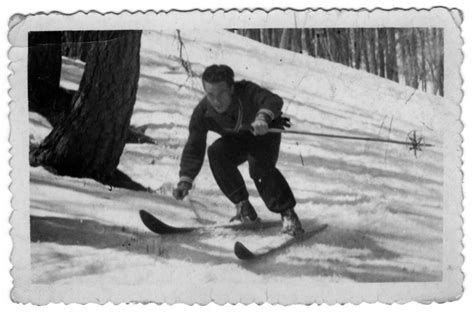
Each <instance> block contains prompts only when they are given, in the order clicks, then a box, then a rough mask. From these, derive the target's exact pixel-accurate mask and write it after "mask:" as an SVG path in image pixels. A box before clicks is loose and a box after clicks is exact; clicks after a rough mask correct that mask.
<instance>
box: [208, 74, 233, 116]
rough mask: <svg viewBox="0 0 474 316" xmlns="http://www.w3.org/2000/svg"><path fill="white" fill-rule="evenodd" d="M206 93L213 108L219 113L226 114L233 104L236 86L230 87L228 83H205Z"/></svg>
mask: <svg viewBox="0 0 474 316" xmlns="http://www.w3.org/2000/svg"><path fill="white" fill-rule="evenodd" d="M204 91H205V92H206V98H207V100H208V101H209V103H210V104H211V106H212V107H213V108H214V110H216V111H217V112H218V113H224V112H225V111H227V109H228V108H229V106H230V104H231V103H232V94H233V93H234V86H231V87H229V85H228V84H227V82H225V81H221V82H218V83H209V82H206V81H204Z"/></svg>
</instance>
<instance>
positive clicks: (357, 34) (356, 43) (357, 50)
mask: <svg viewBox="0 0 474 316" xmlns="http://www.w3.org/2000/svg"><path fill="white" fill-rule="evenodd" d="M361 32H362V31H361V29H354V33H353V46H352V47H353V55H354V63H355V64H354V66H355V68H356V69H360V63H361V45H362V36H361Z"/></svg>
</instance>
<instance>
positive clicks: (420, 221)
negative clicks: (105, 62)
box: [30, 30, 454, 302]
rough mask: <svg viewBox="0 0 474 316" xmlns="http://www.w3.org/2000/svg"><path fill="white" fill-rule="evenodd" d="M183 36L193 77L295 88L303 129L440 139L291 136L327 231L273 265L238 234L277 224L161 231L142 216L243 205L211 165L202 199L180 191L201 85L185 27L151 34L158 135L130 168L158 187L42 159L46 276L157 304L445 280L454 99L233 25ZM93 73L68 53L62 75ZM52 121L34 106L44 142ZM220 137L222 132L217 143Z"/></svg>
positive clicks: (147, 114)
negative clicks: (232, 77)
mask: <svg viewBox="0 0 474 316" xmlns="http://www.w3.org/2000/svg"><path fill="white" fill-rule="evenodd" d="M181 38H182V41H183V43H184V47H183V50H182V52H183V57H184V58H185V59H186V60H188V61H189V62H190V63H191V67H192V70H193V71H194V72H196V73H197V74H200V73H201V72H202V70H203V69H204V67H206V66H207V65H209V64H212V63H225V64H228V65H230V66H231V67H233V69H234V71H235V73H236V79H237V80H239V79H248V80H252V81H254V82H256V83H259V84H261V85H263V86H265V87H268V88H270V89H271V90H272V91H274V92H276V93H277V94H279V95H281V96H282V97H283V98H284V100H285V105H284V112H285V113H286V114H287V115H288V116H290V117H291V119H292V121H293V123H294V127H293V128H294V129H297V130H305V131H312V132H320V133H336V134H346V135H348V134H351V135H356V136H376V137H384V138H390V139H400V140H405V139H406V137H407V134H408V132H410V131H412V130H416V131H417V133H419V134H420V133H421V134H423V135H424V136H425V138H426V141H427V142H429V143H432V144H434V145H435V147H433V148H429V149H427V150H426V151H424V152H422V153H421V155H419V156H418V157H414V155H413V153H412V152H411V151H409V150H408V148H406V147H403V146H399V145H393V144H381V143H366V142H356V141H347V140H334V139H326V138H315V137H308V136H298V135H288V134H285V135H284V136H283V141H282V146H281V154H280V158H279V163H278V167H279V169H280V170H281V171H282V173H283V174H284V175H285V176H286V178H287V180H288V182H289V183H290V185H291V187H292V189H293V191H294V193H295V196H296V199H297V202H298V205H297V208H296V210H297V212H298V214H299V215H300V218H301V219H302V222H303V225H304V226H305V227H307V228H310V227H312V226H314V225H316V224H318V223H328V224H329V228H328V229H327V230H326V231H325V232H324V233H321V234H319V235H317V236H316V237H313V238H311V239H309V240H307V241H304V242H302V243H301V244H297V245H295V246H293V247H291V248H290V249H288V250H287V251H285V252H282V253H279V254H278V255H275V256H272V257H270V258H268V259H266V260H264V261H259V262H255V263H251V264H243V263H241V262H239V261H238V260H236V259H235V257H234V256H233V250H232V249H233V248H232V246H233V243H234V242H235V241H236V240H243V241H247V242H249V244H250V245H255V246H256V245H258V244H262V245H264V244H266V243H270V242H272V241H273V240H275V239H278V238H280V236H279V231H278V229H277V228H275V229H269V230H265V231H262V232H254V233H248V232H247V233H244V232H238V231H229V230H224V229H218V230H215V231H214V232H211V233H206V234H203V235H193V234H191V235H188V236H184V235H183V236H174V237H159V236H156V235H153V234H151V233H149V232H148V231H147V229H146V228H145V227H144V226H143V225H142V223H141V222H140V219H139V216H138V210H139V209H147V210H149V211H150V212H152V213H153V214H155V215H156V216H158V217H160V218H161V219H163V220H164V221H166V222H168V223H170V224H175V225H181V226H189V225H204V224H213V223H224V222H227V221H228V219H229V218H230V217H231V216H232V215H233V213H234V212H235V211H234V208H233V205H232V204H231V203H230V202H229V201H227V200H226V199H225V197H223V196H222V194H221V193H220V191H219V189H218V187H217V185H216V184H215V182H214V180H213V178H212V175H211V172H210V169H209V166H208V164H207V161H206V162H205V163H204V166H203V169H202V171H201V173H200V175H199V176H198V178H197V180H196V183H195V188H194V190H193V191H192V193H191V196H190V197H189V199H186V200H185V201H182V202H177V201H175V200H174V199H173V198H172V197H171V194H170V192H171V188H172V187H173V185H174V184H175V182H176V181H177V179H178V171H179V169H178V168H179V158H180V154H181V151H182V147H183V145H184V142H185V140H186V137H187V123H188V120H189V117H190V114H191V112H192V110H193V108H194V106H195V105H196V104H197V102H198V101H199V100H200V98H202V96H203V93H202V88H201V82H200V79H199V78H198V77H189V76H188V74H187V73H186V72H185V71H184V68H183V67H182V65H181V62H180V59H179V52H180V50H179V41H178V38H177V33H176V31H163V32H154V31H153V32H152V31H146V32H144V33H143V37H142V46H141V76H140V82H139V91H138V95H137V102H136V105H135V110H134V114H133V117H132V124H133V125H136V126H143V125H146V126H147V129H146V134H147V135H148V136H150V137H153V138H155V139H156V140H158V141H159V143H158V144H157V145H150V144H129V145H127V146H126V148H125V151H124V153H123V155H122V158H121V161H120V165H119V168H120V169H121V170H122V171H123V172H125V173H126V174H128V175H129V176H130V177H132V178H133V179H134V180H135V181H137V182H139V183H141V184H142V185H144V186H146V187H149V188H151V189H152V191H153V192H134V191H128V190H125V189H117V188H113V189H112V190H109V188H108V187H106V186H103V185H101V184H98V183H97V182H94V181H92V180H88V179H75V178H69V177H57V176H54V175H52V174H50V173H48V172H47V171H45V170H44V169H42V168H31V180H30V184H31V186H30V192H31V193H30V194H31V227H32V240H33V243H32V246H31V258H32V268H33V271H34V281H35V282H37V283H40V284H50V285H65V284H67V285H69V286H70V287H72V288H74V286H90V289H91V290H90V291H91V297H94V298H98V299H99V300H101V299H104V297H107V295H106V294H104V293H107V291H112V292H114V291H116V290H117V288H120V286H126V285H137V286H146V287H152V288H156V292H155V293H156V297H154V298H151V299H156V298H157V297H159V298H166V297H177V296H178V295H175V294H173V293H175V291H176V287H174V286H173V284H180V287H179V289H180V291H182V297H183V298H185V297H186V295H188V296H190V297H200V296H199V295H201V296H202V299H201V300H200V301H202V302H207V301H209V299H214V300H216V301H218V302H219V301H220V300H224V301H225V300H226V299H227V300H229V299H230V300H231V301H232V300H233V301H235V302H238V301H244V302H245V301H248V300H249V299H248V298H246V297H242V295H239V296H237V294H236V296H235V297H234V296H232V293H229V291H228V290H226V291H224V292H223V291H221V290H222V289H225V288H228V287H229V286H232V288H234V289H235V291H236V293H242V292H245V290H247V292H248V297H249V298H250V297H265V295H267V294H268V293H267V292H266V291H268V289H271V291H274V292H279V291H284V290H285V288H286V287H289V288H291V287H292V286H296V285H304V287H305V288H306V289H310V288H311V287H315V286H317V285H320V284H321V283H324V282H386V281H436V280H440V279H441V278H442V274H441V271H442V243H443V240H442V231H443V194H442V189H443V155H442V146H443V139H441V135H442V131H443V128H444V125H443V122H445V121H446V120H444V119H445V118H446V117H452V116H453V115H454V114H453V113H450V112H448V111H447V109H448V108H453V107H451V106H450V104H448V101H446V100H445V99H443V98H440V97H436V96H432V95H429V94H425V93H422V92H420V91H414V90H413V89H411V88H408V87H405V86H402V85H399V84H397V83H394V82H391V81H388V80H385V79H381V78H379V77H376V76H373V75H371V74H368V73H366V72H363V71H357V70H354V69H350V68H347V67H344V66H342V65H339V64H335V63H331V62H328V61H325V60H321V59H314V58H311V57H308V56H304V55H301V54H294V53H292V52H289V51H284V50H280V49H276V48H272V47H267V46H264V45H262V44H260V43H257V42H254V41H252V40H250V39H247V38H243V37H240V36H238V35H236V34H232V33H230V32H227V31H224V30H217V31H216V30H207V31H204V32H203V31H200V32H196V31H186V30H183V31H181ZM80 74H81V65H80V64H78V63H71V62H67V63H64V64H63V77H62V78H63V80H62V84H63V85H64V86H67V87H68V88H70V87H74V86H77V83H78V82H79V80H80ZM49 130H50V127H49V126H48V124H47V123H46V122H45V120H44V119H43V118H41V117H39V116H38V115H37V114H34V113H30V141H31V142H40V141H41V139H42V138H43V137H45V135H47V133H48V131H49ZM217 137H218V136H217V135H212V134H211V135H210V137H209V138H208V144H210V143H211V142H212V141H213V140H214V139H216V138H217ZM246 167H247V166H246V164H245V165H243V166H242V167H241V170H242V173H243V175H244V178H245V179H246V182H247V185H248V188H249V192H250V194H251V198H250V199H251V202H252V203H253V204H254V205H255V206H256V208H257V209H258V212H259V215H260V216H261V217H262V219H263V220H273V221H274V220H279V218H278V217H277V216H275V214H272V213H270V212H269V211H268V210H266V208H265V206H264V204H263V202H262V201H261V200H260V199H259V197H258V194H257V192H256V190H255V187H254V185H253V183H252V181H251V179H250V177H249V176H248V171H247V169H246ZM249 284H251V285H252V288H251V289H250V288H249ZM239 289H240V290H241V291H239ZM242 290H243V291H242ZM114 293H115V292H114ZM266 293H267V294H266ZM168 295H170V296H168ZM300 295H301V297H305V295H311V293H301V294H300ZM128 297H130V296H128Z"/></svg>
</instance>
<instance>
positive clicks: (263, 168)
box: [173, 65, 304, 237]
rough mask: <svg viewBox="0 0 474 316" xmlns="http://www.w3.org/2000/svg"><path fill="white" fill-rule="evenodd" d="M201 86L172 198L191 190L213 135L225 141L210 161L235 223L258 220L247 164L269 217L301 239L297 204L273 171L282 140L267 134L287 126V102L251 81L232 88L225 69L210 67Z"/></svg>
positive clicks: (216, 147) (213, 150) (210, 150)
mask: <svg viewBox="0 0 474 316" xmlns="http://www.w3.org/2000/svg"><path fill="white" fill-rule="evenodd" d="M202 84H203V88H204V91H205V93H206V95H205V97H204V98H203V99H202V100H201V101H200V102H199V104H198V105H197V106H196V108H195V109H194V112H193V114H192V116H191V119H190V123H189V137H188V140H187V142H186V145H185V146H184V149H183V154H182V157H181V163H180V172H179V176H180V178H179V182H178V184H177V186H176V188H175V189H174V190H173V196H174V197H175V198H176V199H178V200H182V199H183V198H184V197H185V196H186V195H187V194H188V192H189V190H190V189H191V188H192V185H193V181H194V179H195V177H196V176H197V175H198V173H199V171H200V169H201V167H202V164H203V161H204V155H205V151H206V136H207V132H208V131H214V132H216V133H218V134H220V135H221V137H220V138H219V139H217V140H216V141H215V142H214V143H213V144H212V145H210V146H209V148H208V149H207V155H208V158H209V164H210V167H211V171H212V174H213V176H214V179H215V180H216V182H217V185H218V186H219V188H220V189H221V191H222V192H223V193H224V194H225V196H226V197H227V198H228V199H229V200H230V201H232V202H233V203H234V204H235V206H236V209H237V213H236V215H235V216H234V217H232V218H231V221H233V220H239V221H241V222H255V221H258V220H259V218H258V216H257V213H256V212H255V209H254V208H253V206H252V205H251V204H250V202H249V200H248V198H249V194H248V192H247V188H246V186H245V182H244V179H243V178H242V175H241V173H240V172H239V170H238V168H237V166H239V165H240V164H242V163H244V162H245V161H248V164H249V173H250V177H251V178H252V179H253V181H254V183H255V186H256V187H257V190H258V193H259V194H260V197H261V198H262V199H263V201H264V202H265V205H266V206H267V208H268V209H269V210H270V211H272V212H274V213H279V214H281V218H282V232H283V233H287V234H290V235H293V236H295V237H298V236H301V235H302V234H303V232H304V230H303V228H302V226H301V223H300V221H299V219H298V216H297V215H296V213H295V211H294V207H295V205H296V201H295V198H294V196H293V193H292V191H291V189H290V187H289V185H288V183H287V181H286V180H285V178H284V177H283V175H282V174H281V173H280V171H279V170H278V169H277V168H276V166H275V165H276V162H277V159H278V154H279V150H280V141H281V134H279V133H268V129H269V128H270V127H272V128H284V126H289V125H288V124H287V123H288V121H287V119H285V118H282V116H281V108H282V106H283V100H282V99H281V98H280V97H279V96H277V95H276V94H273V93H272V92H270V91H268V90H266V89H264V88H261V87H260V86H258V85H256V84H255V83H252V82H250V81H245V80H242V81H237V82H234V72H233V70H232V69H231V68H230V67H229V66H227V65H212V66H209V67H207V68H206V69H205V71H204V73H203V75H202Z"/></svg>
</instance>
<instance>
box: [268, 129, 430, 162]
mask: <svg viewBox="0 0 474 316" xmlns="http://www.w3.org/2000/svg"><path fill="white" fill-rule="evenodd" d="M268 132H270V133H280V134H297V135H305V136H316V137H326V138H338V139H347V140H358V141H366V142H379V143H390V144H397V145H405V146H410V148H409V149H410V150H413V151H414V153H415V156H416V152H417V151H421V150H422V147H434V145H433V144H426V143H425V142H424V138H423V137H421V136H417V135H416V131H412V132H410V133H409V134H408V140H409V141H401V140H392V139H385V138H377V137H360V136H351V135H340V134H325V133H314V132H306V131H298V130H296V131H295V130H285V129H279V128H269V129H268Z"/></svg>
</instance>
